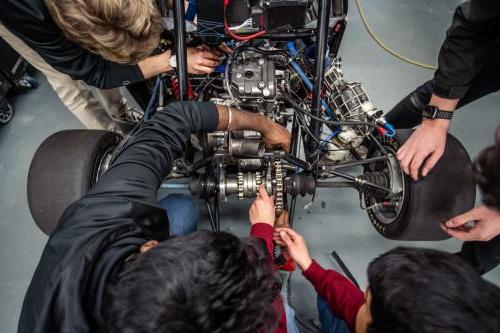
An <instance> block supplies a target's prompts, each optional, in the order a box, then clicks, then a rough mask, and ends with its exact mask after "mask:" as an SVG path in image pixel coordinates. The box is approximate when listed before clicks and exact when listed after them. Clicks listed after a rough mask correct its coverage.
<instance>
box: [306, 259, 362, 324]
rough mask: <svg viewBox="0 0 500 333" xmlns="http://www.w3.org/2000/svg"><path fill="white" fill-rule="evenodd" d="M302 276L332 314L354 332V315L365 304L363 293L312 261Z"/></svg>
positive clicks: (339, 276) (336, 274) (343, 278)
mask: <svg viewBox="0 0 500 333" xmlns="http://www.w3.org/2000/svg"><path fill="white" fill-rule="evenodd" d="M302 274H304V276H305V277H306V279H308V280H309V282H311V283H312V285H313V286H314V288H315V289H316V292H317V293H318V295H320V296H321V297H323V298H324V299H325V300H326V301H327V303H328V305H329V306H330V309H331V310H332V311H333V313H335V314H336V315H337V316H339V317H341V318H342V319H344V320H345V322H346V324H347V326H348V327H349V329H350V330H351V332H355V329H356V315H357V314H358V311H359V308H360V307H361V306H362V305H363V304H364V303H365V297H364V294H363V292H362V291H361V290H359V288H358V287H356V286H355V285H354V284H353V283H352V282H351V281H349V280H348V279H347V278H345V277H344V276H343V275H342V274H340V273H338V272H336V271H333V270H325V269H324V268H323V267H321V266H320V265H319V264H318V263H317V262H315V261H314V260H313V262H312V264H311V266H309V268H308V269H307V270H305V271H304V272H303V273H302Z"/></svg>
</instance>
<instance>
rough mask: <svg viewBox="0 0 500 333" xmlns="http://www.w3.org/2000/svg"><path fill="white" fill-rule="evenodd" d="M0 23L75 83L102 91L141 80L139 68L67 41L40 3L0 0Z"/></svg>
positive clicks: (35, 0)
mask: <svg viewBox="0 0 500 333" xmlns="http://www.w3.org/2000/svg"><path fill="white" fill-rule="evenodd" d="M0 22H2V23H3V25H5V27H6V28H7V29H9V31H10V32H12V33H13V34H14V35H16V36H17V37H18V38H20V39H21V40H22V41H24V42H25V43H26V44H27V45H28V46H29V47H31V48H32V49H33V50H35V51H36V52H37V53H38V54H40V56H41V57H42V58H43V59H44V60H45V61H46V62H47V63H48V64H49V65H51V66H52V67H54V68H55V69H56V70H58V71H60V72H62V73H65V74H68V75H69V76H71V77H72V78H73V79H75V80H82V81H84V82H85V83H87V84H88V85H90V86H94V87H98V88H103V89H107V88H114V87H119V86H123V85H127V84H130V83H134V82H138V81H142V80H144V77H143V75H142V72H141V70H140V69H139V66H137V65H124V64H118V63H116V62H112V61H109V60H106V59H104V58H102V57H101V56H99V55H96V54H94V53H92V52H90V51H88V50H86V49H84V48H82V47H80V46H78V45H77V44H75V43H73V42H72V41H70V40H68V39H67V38H66V37H65V36H64V34H63V32H62V31H61V30H60V29H59V28H58V26H57V25H56V23H55V22H54V21H53V20H52V17H51V15H50V13H49V10H48V8H47V6H45V3H44V1H43V0H1V1H0Z"/></svg>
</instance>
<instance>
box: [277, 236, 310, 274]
mask: <svg viewBox="0 0 500 333" xmlns="http://www.w3.org/2000/svg"><path fill="white" fill-rule="evenodd" d="M276 231H278V233H279V236H280V237H281V241H282V242H283V243H284V244H285V246H286V249H287V251H288V253H289V254H290V256H291V257H292V258H293V260H294V261H295V262H296V263H297V265H298V266H299V267H300V269H301V270H302V271H305V270H307V269H308V268H309V266H311V263H312V259H311V257H310V256H309V251H308V250H307V244H306V241H305V240H304V238H303V237H302V236H301V235H299V234H298V233H297V232H295V231H294V230H292V229H290V228H278V229H276Z"/></svg>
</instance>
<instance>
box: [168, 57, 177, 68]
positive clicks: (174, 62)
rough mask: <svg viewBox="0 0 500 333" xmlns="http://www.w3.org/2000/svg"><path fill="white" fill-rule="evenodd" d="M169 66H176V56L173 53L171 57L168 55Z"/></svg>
mask: <svg viewBox="0 0 500 333" xmlns="http://www.w3.org/2000/svg"><path fill="white" fill-rule="evenodd" d="M169 63H170V67H172V68H177V57H176V56H175V54H173V55H172V56H171V57H170V61H169Z"/></svg>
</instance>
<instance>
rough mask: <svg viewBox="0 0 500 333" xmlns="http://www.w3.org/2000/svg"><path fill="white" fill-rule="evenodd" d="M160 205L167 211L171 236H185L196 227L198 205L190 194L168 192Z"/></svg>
mask: <svg viewBox="0 0 500 333" xmlns="http://www.w3.org/2000/svg"><path fill="white" fill-rule="evenodd" d="M160 205H161V206H162V207H163V209H165V210H166V211H167V216H168V222H169V226H170V235H171V236H185V235H188V234H190V233H192V232H195V231H196V230H197V229H198V219H199V211H198V205H197V204H196V202H195V201H194V199H193V198H192V197H191V196H189V195H187V194H177V193H176V194H169V195H167V196H166V197H165V198H163V199H162V200H161V201H160Z"/></svg>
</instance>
